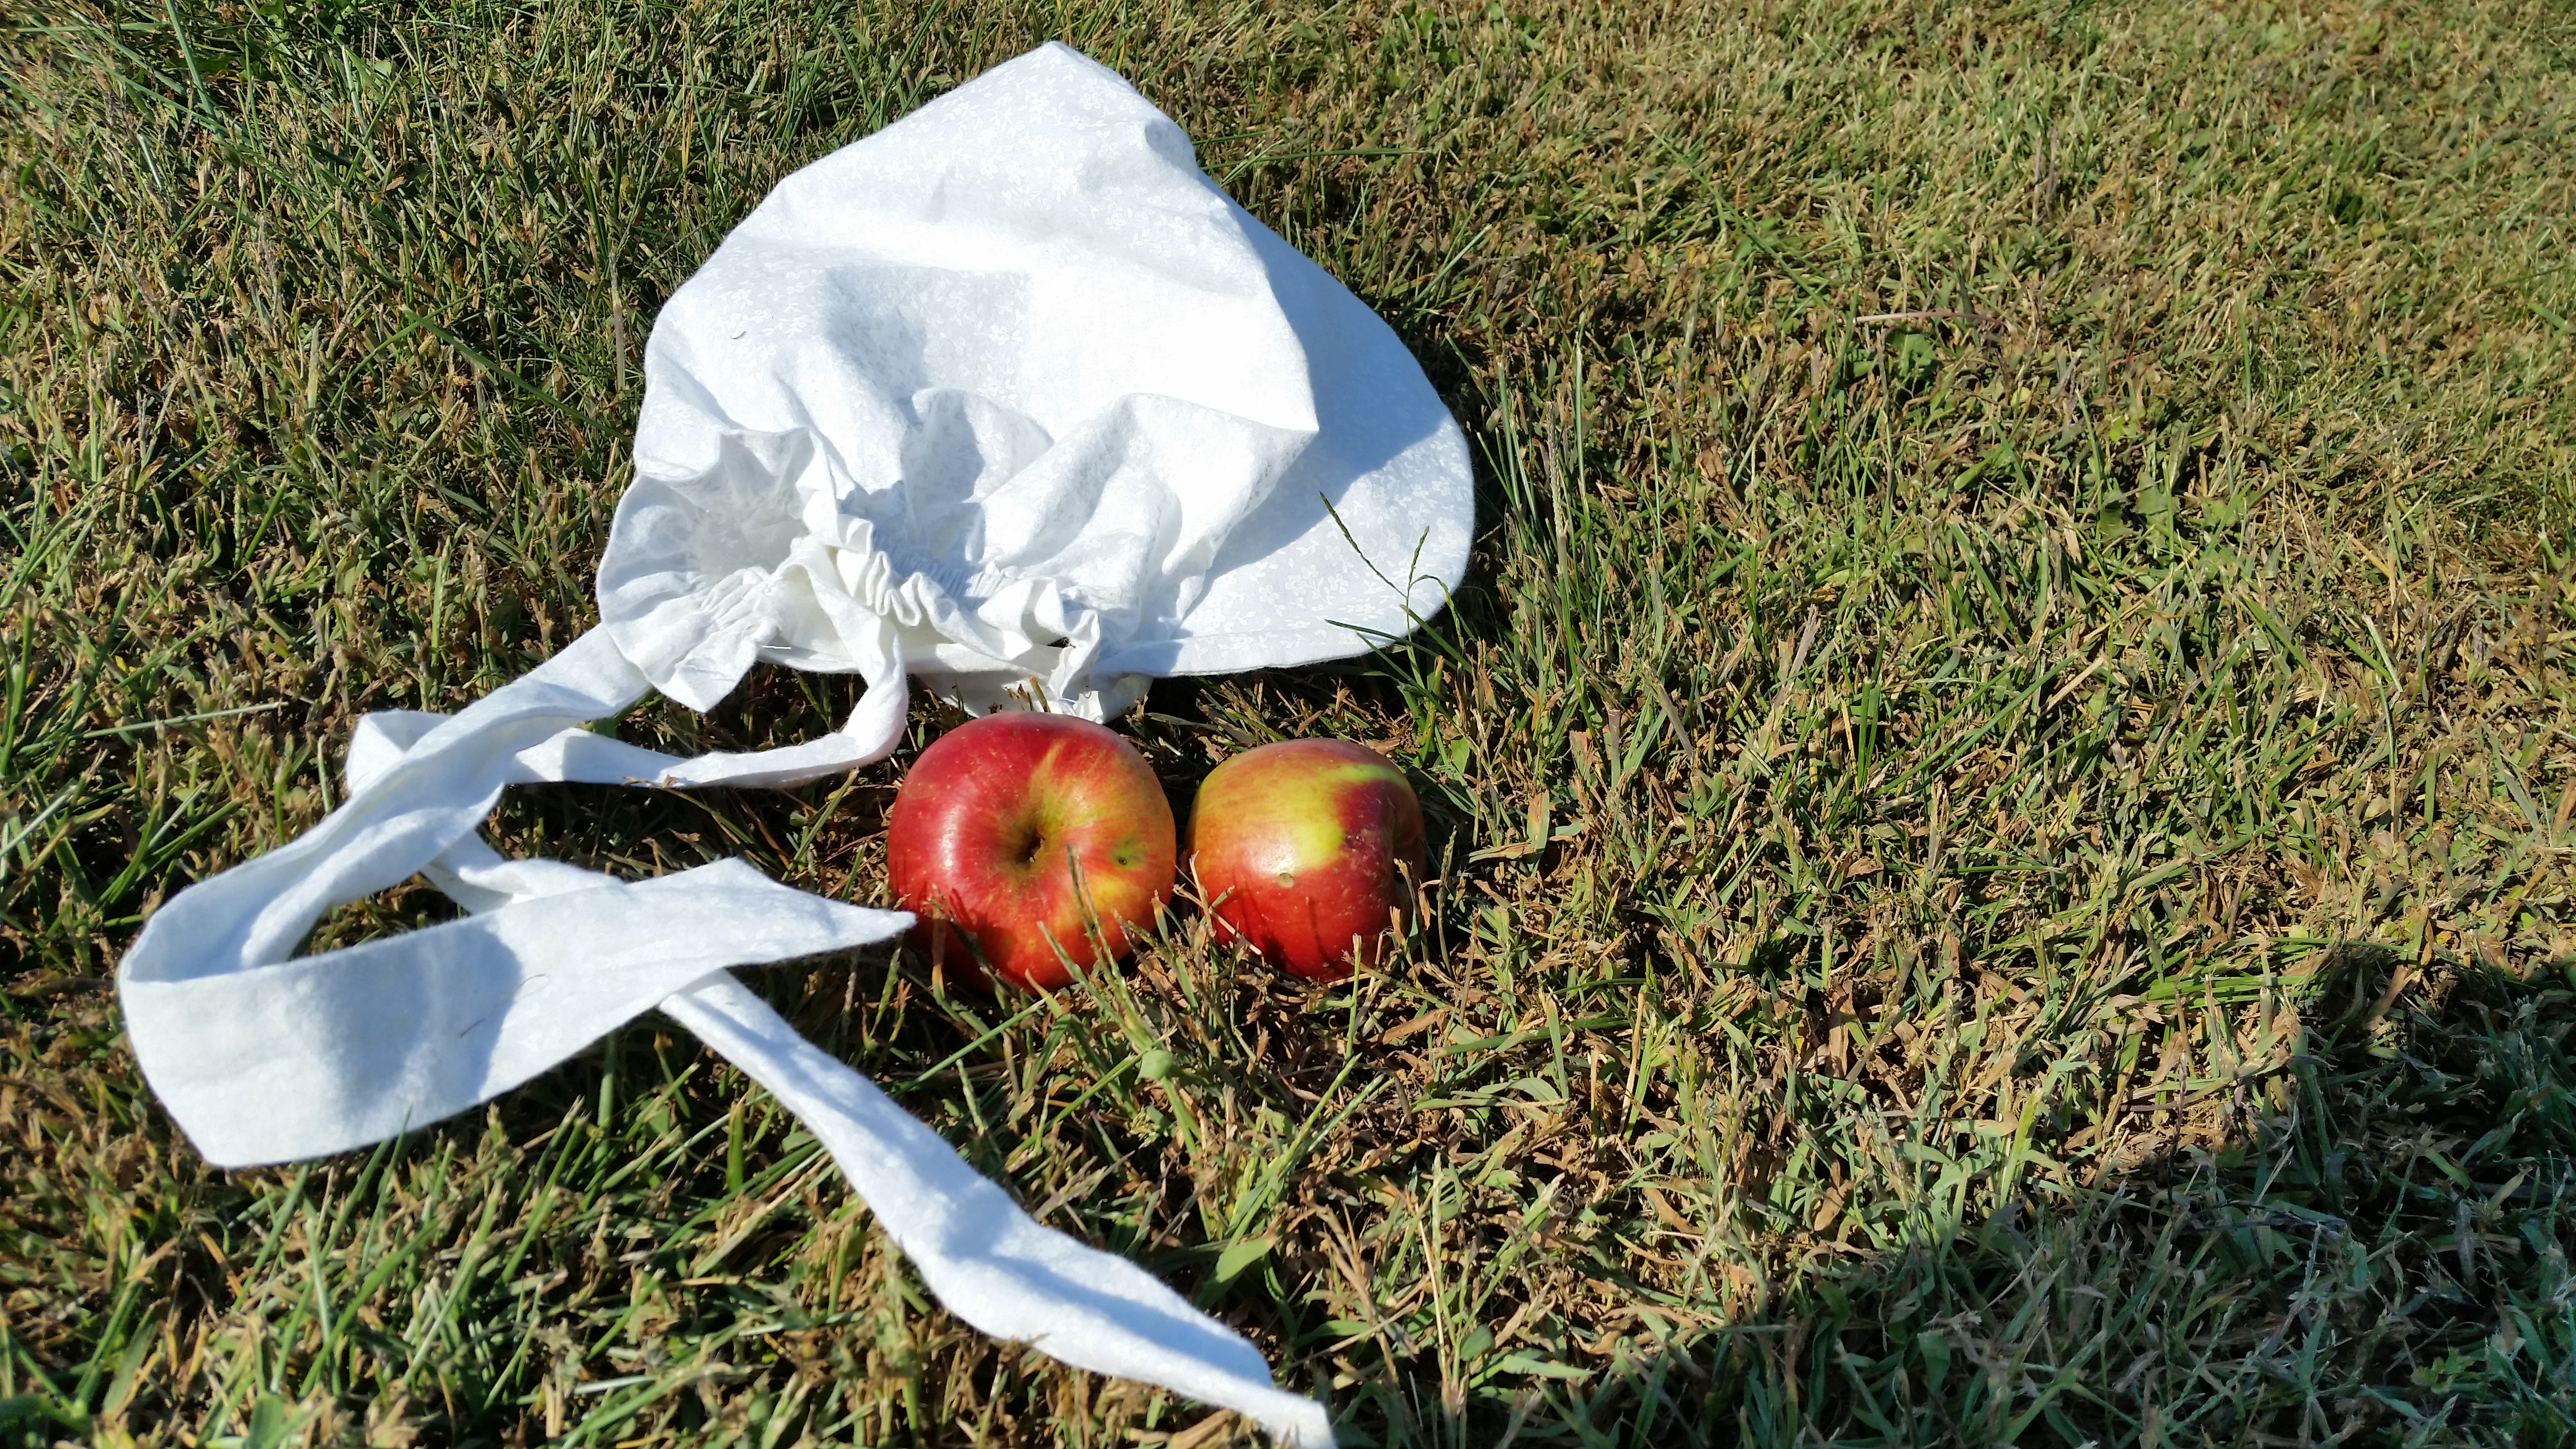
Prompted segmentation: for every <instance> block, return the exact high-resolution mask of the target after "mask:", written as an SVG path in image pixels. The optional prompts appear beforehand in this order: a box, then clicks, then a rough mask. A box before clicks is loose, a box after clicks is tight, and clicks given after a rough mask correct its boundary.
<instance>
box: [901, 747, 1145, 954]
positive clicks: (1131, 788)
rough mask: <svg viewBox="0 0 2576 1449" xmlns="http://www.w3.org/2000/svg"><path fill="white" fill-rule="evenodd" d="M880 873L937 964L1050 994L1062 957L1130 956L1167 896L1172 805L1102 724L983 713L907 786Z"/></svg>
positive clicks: (916, 769) (1140, 759)
mask: <svg viewBox="0 0 2576 1449" xmlns="http://www.w3.org/2000/svg"><path fill="white" fill-rule="evenodd" d="M886 873H887V875H888V876H890V877H891V878H892V881H893V885H894V893H895V897H896V900H897V901H898V902H899V903H900V904H901V905H902V906H903V907H904V908H905V909H907V910H911V911H915V912H917V913H919V915H920V917H921V920H920V922H919V923H918V924H917V925H915V926H914V927H913V938H914V939H915V940H916V941H919V942H920V943H921V944H922V946H923V948H924V949H926V950H928V951H929V952H930V955H931V959H932V960H934V961H937V962H939V963H941V964H942V965H943V966H946V967H947V968H949V969H951V970H956V971H964V972H973V971H974V970H975V969H976V961H975V958H976V953H977V952H978V951H980V952H981V953H982V957H983V964H984V965H985V966H988V967H990V968H991V970H992V972H993V974H994V975H997V976H1000V977H1003V978H1005V979H1008V980H1010V981H1013V982H1016V983H1018V984H1019V985H1022V986H1043V987H1047V988H1050V989H1052V988H1055V987H1059V986H1062V985H1064V984H1066V983H1067V982H1069V981H1071V980H1072V979H1073V973H1072V971H1071V970H1070V969H1068V967H1067V966H1066V961H1067V959H1068V958H1069V959H1070V960H1071V961H1072V963H1073V964H1074V965H1077V966H1081V967H1083V968H1085V969H1089V968H1090V967H1092V966H1095V965H1098V964H1100V956H1101V952H1100V950H1099V949H1097V947H1106V949H1107V955H1108V957H1109V959H1111V960H1116V959H1117V958H1119V957H1121V956H1124V955H1126V954H1127V932H1128V931H1129V929H1131V928H1134V927H1139V926H1143V925H1146V924H1148V923H1150V922H1151V921H1152V920H1153V919H1154V908H1155V907H1157V906H1159V905H1161V904H1162V903H1163V902H1165V901H1167V900H1169V899H1171V895H1172V882H1173V868H1172V806H1171V802H1170V801H1168V800H1166V799H1164V798H1163V784H1162V782H1161V781H1160V780H1157V779H1155V778H1154V771H1153V768H1152V767H1151V766H1149V765H1147V764H1146V763H1145V757H1144V756H1142V755H1140V754H1138V753H1136V748H1135V746H1133V745H1130V744H1128V743H1127V742H1126V741H1125V740H1122V739H1120V738H1118V736H1116V735H1114V734H1111V733H1110V732H1109V731H1108V730H1105V729H1103V728H1101V727H1100V726H1099V725H1096V724H1092V723H1091V722H1089V721H1088V720H1079V719H1075V718H1073V717H1072V716H1071V715H1062V714H1034V713H1028V712H1025V711H1013V712H1009V713H1002V714H988V715H986V716H984V717H983V718H982V719H976V720H969V721H967V722H966V723H965V724H963V725H960V726H958V727H957V728H956V729H953V730H950V731H949V732H948V733H947V734H945V735H942V736H940V737H939V738H938V739H937V740H936V741H933V742H932V744H931V746H930V748H929V749H926V750H923V751H922V752H921V758H920V759H918V760H916V761H914V762H913V766H912V771H911V773H909V774H907V775H905V776H904V777H903V784H902V785H901V786H900V787H899V788H897V789H896V791H895V794H894V808H893V809H892V810H891V811H890V812H889V813H888V816H887V819H886ZM1086 900H1087V902H1088V905H1089V911H1088V912H1087V913H1086V911H1085V909H1084V906H1085V903H1086ZM1095 923H1096V924H1097V926H1098V937H1099V939H1098V941H1097V943H1095V941H1094V939H1093V932H1092V929H1091V927H1092V926H1093V924H1095ZM968 938H971V939H972V941H973V946H972V948H971V949H970V947H969V946H968Z"/></svg>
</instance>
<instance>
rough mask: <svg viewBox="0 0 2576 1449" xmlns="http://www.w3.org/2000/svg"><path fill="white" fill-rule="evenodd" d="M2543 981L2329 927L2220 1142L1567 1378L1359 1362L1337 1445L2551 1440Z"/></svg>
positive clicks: (2562, 1173)
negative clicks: (2279, 1060) (2288, 1026)
mask: <svg viewBox="0 0 2576 1449" xmlns="http://www.w3.org/2000/svg"><path fill="white" fill-rule="evenodd" d="M1757 954H1758V953H1757ZM1773 964H1774V965H1775V967H1776V965H1777V964H1778V963H1776V962H1775V963H1773ZM2569 976H2570V978H2571V979H2576V972H2570V973H2569ZM2571 1006H2576V991H2571V990H2570V980H2566V979H2560V978H2559V977H2558V975H2557V973H2555V972H2551V973H2545V974H2543V975H2541V976H2539V977H2537V978H2535V979H2532V980H2523V979H2519V978H2516V977H2514V976H2512V975H2509V974H2507V973H2504V972H2500V971H2496V970H2492V969H2488V968H2485V967H2482V966H2475V965H2472V966H2469V967H2466V968H2464V969H2460V970H2456V971H2449V972H2441V971H2436V972H2435V973H2433V976H2432V978H2431V979H2429V980H2428V979H2427V978H2426V976H2425V975H2424V973H2422V972H2421V971H2419V970H2418V969H2417V968H2416V967H2415V966H2413V965H2412V964H2410V963H2408V962H2406V961H2405V960H2403V959H2402V958H2401V957H2400V956H2399V955H2398V954H2397V953H2396V952H2394V951H2392V950H2390V949H2388V948H2385V947H2379V946H2371V945H2347V946H2343V947H2339V948H2336V949H2333V950H2330V951H2328V952H2326V953H2325V954H2324V958H2323V960H2322V961H2321V963H2320V964H2319V966H2318V968H2317V969H2316V970H2315V972H2314V973H2313V974H2312V975H2311V976H2310V977H2309V978H2308V989H2307V990H2306V991H2305V993H2304V1000H2303V1003H2302V1005H2301V1008H2300V1011H2299V1017H2300V1028H2301V1031H2302V1033H2303V1035H2304V1041H2303V1042H2302V1046H2303V1047H2304V1050H2302V1051H2300V1052H2298V1053H2296V1054H2294V1055H2293V1056H2292V1057H2291V1058H2290V1059H2289V1061H2288V1063H2287V1069H2286V1070H2285V1071H2282V1072H2280V1073H2278V1074H2277V1076H2276V1078H2275V1079H2274V1081H2272V1082H2269V1083H2266V1082H2264V1081H2261V1080H2257V1079H2256V1078H2254V1077H2249V1078H2248V1079H2247V1080H2246V1081H2244V1082H2243V1083H2241V1084H2240V1085H2238V1086H2236V1087H2234V1088H2232V1089H2230V1090H2228V1091H2226V1092H2224V1093H2222V1094H2221V1096H2222V1097H2223V1098H2224V1101H2223V1102H2212V1103H2211V1104H2210V1105H2215V1106H2224V1107H2225V1109H2226V1110H2227V1111H2228V1113H2229V1115H2230V1117H2231V1118H2232V1119H2233V1122H2234V1127H2235V1130H2234V1131H2232V1132H2230V1133H2228V1134H2227V1135H2226V1136H2225V1137H2224V1139H2223V1140H2222V1145H2219V1146H2217V1147H2214V1148H2213V1147H2206V1146H2202V1147H2189V1148H2178V1149H2174V1150H2168V1151H2164V1152H2159V1153H2155V1154H2152V1155H2149V1156H2146V1157H2144V1158H2142V1159H2141V1160H2137V1161H2134V1162H2131V1163H2127V1164H2124V1165H2122V1166H2121V1167H2120V1168H2119V1169H2118V1170H2117V1171H2115V1172H2110V1173H2105V1174H2104V1175H2103V1176H2102V1178H2101V1179H2100V1180H2098V1181H2096V1182H2094V1183H2091V1184H2088V1185H2087V1186H2086V1187H2085V1188H2083V1189H2080V1190H2075V1191H2071V1192H2062V1193H2059V1194H2056V1195H2053V1196H2051V1195H2043V1194H2041V1193H2038V1192H2026V1193H2024V1194H2022V1195H2021V1196H2019V1197H2016V1198H2013V1199H2008V1200H2007V1201H2006V1203H2005V1205H2004V1207H2003V1208H2002V1209H2001V1210H1999V1211H1997V1212H1996V1213H1994V1214H1993V1215H1992V1216H1990V1217H1988V1218H1987V1219H1986V1220H1985V1221H1983V1222H1980V1223H1960V1222H1940V1221H1937V1220H1934V1219H1933V1218H1932V1217H1931V1216H1930V1215H1928V1214H1926V1215H1921V1216H1919V1217H1918V1219H1917V1220H1916V1221H1915V1222H1913V1223H1912V1224H1910V1225H1909V1227H1908V1229H1907V1230H1906V1231H1905V1232H1903V1233H1902V1234H1900V1235H1899V1237H1900V1239H1901V1240H1900V1241H1899V1242H1898V1244H1897V1245H1896V1246H1895V1247H1893V1248H1892V1249H1883V1250H1855V1249H1844V1250H1843V1251H1840V1252H1834V1253H1826V1252H1819V1253H1817V1254H1815V1255H1814V1256H1812V1257H1811V1258H1810V1259H1809V1260H1808V1261H1806V1262H1804V1263H1800V1264H1796V1265H1793V1271H1792V1272H1791V1273H1789V1274H1785V1275H1783V1276H1784V1277H1785V1278H1786V1279H1787V1280H1788V1281H1789V1282H1790V1283H1791V1284H1793V1285H1794V1286H1791V1287H1789V1288H1788V1289H1787V1290H1786V1291H1783V1292H1778V1293H1776V1294H1772V1295H1769V1296H1767V1299H1766V1300H1765V1301H1761V1302H1759V1303H1758V1304H1757V1305H1756V1306H1754V1307H1752V1308H1751V1309H1750V1311H1747V1312H1744V1313H1742V1314H1740V1315H1739V1316H1737V1317H1736V1318H1735V1319H1734V1320H1733V1321H1730V1322H1725V1323H1720V1324H1705V1323H1703V1324H1699V1325H1696V1326H1687V1327H1685V1326H1680V1325H1679V1323H1678V1322H1677V1320H1681V1319H1686V1318H1687V1317H1688V1315H1687V1314H1666V1315H1663V1316H1662V1318H1661V1319H1660V1321H1659V1320H1657V1319H1656V1318H1654V1317H1652V1316H1641V1317H1640V1319H1639V1320H1638V1321H1639V1327H1638V1329H1637V1331H1634V1332H1632V1333H1629V1334H1626V1335H1622V1336H1619V1337H1618V1338H1617V1339H1616V1340H1615V1341H1607V1340H1605V1341H1607V1342H1608V1358H1609V1360H1610V1361H1609V1363H1608V1364H1607V1366H1606V1367H1602V1368H1599V1369H1596V1370H1593V1371H1590V1372H1584V1371H1580V1370H1572V1369H1567V1368H1564V1367H1561V1366H1556V1365H1542V1364H1538V1363H1535V1362H1533V1361H1531V1360H1530V1359H1528V1358H1527V1357H1520V1358H1515V1357H1514V1356H1512V1355H1508V1354H1505V1353H1501V1352H1491V1353H1489V1354H1488V1356H1486V1357H1484V1358H1482V1359H1479V1360H1473V1361H1470V1362H1467V1363H1465V1364H1463V1365H1458V1366H1456V1367H1453V1368H1450V1369H1448V1370H1447V1371H1446V1381H1447V1383H1448V1385H1449V1387H1448V1390H1447V1392H1446V1394H1445V1396H1444V1397H1445V1399H1446V1402H1445V1403H1443V1402H1440V1401H1437V1400H1434V1401H1431V1402H1425V1401H1423V1400H1422V1398H1421V1397H1420V1396H1419V1394H1418V1392H1417V1391H1418V1389H1419V1388H1420V1386H1422V1385H1424V1384H1427V1383H1428V1384H1437V1383H1440V1382H1441V1381H1442V1379H1443V1372H1444V1371H1443V1368H1442V1366H1441V1365H1438V1364H1435V1363H1431V1362H1429V1361H1427V1359H1426V1360H1423V1361H1415V1360H1408V1359H1403V1358H1395V1359H1390V1360H1389V1361H1387V1363H1386V1368H1387V1369H1388V1370H1389V1372H1388V1373H1387V1374H1385V1375H1383V1376H1377V1377H1373V1378H1370V1379H1368V1380H1366V1381H1363V1382H1361V1383H1358V1384H1354V1385H1351V1386H1349V1387H1347V1388H1345V1389H1344V1390H1343V1391H1342V1393H1341V1395H1340V1396H1339V1397H1340V1403H1339V1405H1338V1407H1339V1409H1340V1410H1341V1412H1343V1413H1344V1414H1345V1416H1346V1418H1347V1421H1348V1426H1349V1428H1350V1429H1351V1430H1354V1431H1356V1432H1351V1433H1349V1434H1348V1435H1347V1438H1346V1442H1349V1443H1370V1442H1375V1443H1383V1444H1396V1443H1403V1444H1458V1445H1468V1444H1476V1445H1502V1444H1508V1443H1579V1444H1584V1445H1613V1444H1615V1445H1645V1444H1658V1445H1660V1444H1692V1445H1702V1444H1727V1445H1738V1444H1742V1445H1755V1444H1760V1445H1782V1446H1787V1445H1793V1444H1836V1445H1840V1444H1855V1445H1857V1444H1873V1445H1875V1444H1947V1443H1964V1444H2020V1445H2036V1444H2053V1445H2068V1446H2077V1445H2101V1446H2113V1445H2140V1446H2146V1445H2171V1444H2219V1443H2226V1444H2250V1443H2263V1444H2287V1443H2299V1444H2324V1443H2391V1444H2397V1443H2404V1444H2421V1443H2486V1444H2499V1445H2502V1444H2518V1445H2544V1444H2566V1443H2571V1442H2576V1307H2571V1305H2572V1304H2576V1277H2571V1275H2570V1273H2569V1270H2568V1256H2569V1252H2570V1250H2571V1248H2576V1222H2571V1214H2576V1164H2571V1163H2570V1162H2569V1160H2568V1159H2567V1157H2566V1156H2565V1154H2564V1152H2563V1151H2562V1150H2561V1149H2560V1147H2559V1144H2561V1143H2563V1142H2564V1141H2565V1140H2566V1134H2567V1132H2568V1130H2569V1126H2570V1122H2569V1112H2570V1106H2571V1101H2576V1099H2571V1096H2570V1092H2571V1089H2576V1068H2571V1064H2570V1062H2569V1059H2568V1056H2567V1054H2566V1051H2565V1050H2564V1046H2563V1038H2564V1035H2565V1032H2566V1030H2567V1024H2568V1019H2569V1018H2568V1011H2569V1009H2570V1007H2571ZM2147 1109H2148V1110H2153V1109H2154V1106H2153V1104H2147ZM1602 1285H1603V1287H1604V1288H1605V1289H1608V1290H1610V1291H1613V1292H1616V1293H1619V1294H1622V1295H1625V1296H1628V1297H1629V1298H1631V1300H1632V1301H1638V1302H1644V1301H1648V1300H1651V1299H1652V1298H1653V1297H1654V1296H1655V1295H1653V1294H1651V1293H1649V1292H1646V1291H1645V1290H1643V1289H1642V1288H1641V1287H1640V1285H1637V1284H1633V1283H1625V1282H1620V1281H1617V1280H1616V1279H1615V1278H1614V1277H1611V1276H1609V1275H1604V1277H1603V1279H1602ZM1470 1346H1471V1347H1473V1346H1474V1345H1473V1344H1472V1343H1471V1345H1470ZM1588 1347H1589V1348H1591V1349H1592V1350H1593V1351H1595V1352H1596V1353H1597V1352H1598V1351H1599V1350H1600V1348H1601V1347H1602V1345H1601V1344H1595V1345H1590V1346H1588Z"/></svg>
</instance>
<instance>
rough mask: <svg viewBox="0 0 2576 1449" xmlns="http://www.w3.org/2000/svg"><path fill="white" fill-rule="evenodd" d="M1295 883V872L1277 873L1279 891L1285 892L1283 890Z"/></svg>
mask: <svg viewBox="0 0 2576 1449" xmlns="http://www.w3.org/2000/svg"><path fill="white" fill-rule="evenodd" d="M1296 883H1297V872H1295V871H1293V870H1283V871H1281V872H1279V887H1280V889H1282V890H1285V889H1287V888H1288V887H1290V886H1293V885H1295V884H1296Z"/></svg>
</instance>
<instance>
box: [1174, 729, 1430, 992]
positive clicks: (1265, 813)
mask: <svg viewBox="0 0 2576 1449" xmlns="http://www.w3.org/2000/svg"><path fill="white" fill-rule="evenodd" d="M1425 867H1426V861H1425V858H1424V856H1423V849H1422V802H1421V801H1419V800H1416V799H1415V798H1414V797H1413V787H1412V786H1411V785H1408V784H1406V783H1405V781H1404V772H1403V771H1401V770H1398V769H1397V768H1396V767H1395V766H1393V765H1391V764H1388V763H1387V761H1386V758H1385V757H1384V756H1383V755H1380V754H1379V753H1378V752H1377V751H1375V750H1372V749H1370V748H1368V747H1367V746H1365V745H1355V744H1353V743H1351V742H1350V741H1348V740H1286V741H1283V742H1281V743H1279V744H1275V745H1263V746H1262V747H1261V748H1259V749H1257V750H1247V751H1245V752H1244V753H1242V754H1240V755H1236V756H1234V757H1233V758H1231V759H1229V760H1227V761H1225V762H1224V763H1223V764H1220V765H1218V766H1217V767H1216V769H1214V770H1213V771H1211V772H1209V774H1208V777H1207V781H1206V783H1204V784H1202V785H1200V786H1199V798H1198V805H1197V806H1196V808H1194V809H1193V810H1192V811H1191V812H1190V872H1191V874H1192V875H1193V876H1194V877H1195V878H1196V879H1197V881H1198V887H1199V893H1200V896H1201V898H1202V899H1204V900H1206V901H1207V902H1208V908H1209V910H1210V911H1211V912H1213V913H1214V914H1215V916H1216V921H1217V927H1218V933H1219V934H1220V935H1221V936H1223V937H1225V938H1226V939H1229V940H1242V941H1245V942H1248V943H1249V944H1250V945H1251V946H1252V948H1253V949H1254V950H1256V951H1259V952H1260V953H1261V954H1262V956H1263V957H1265V958H1266V959H1268V960H1270V961H1271V962H1273V963H1275V964H1277V965H1280V966H1283V967H1286V968H1287V969H1288V970H1289V971H1291V972H1294V973H1295V974H1297V975H1299V976H1303V977H1306V978H1308V979H1309V980H1314V981H1339V980H1341V979H1343V978H1344V977H1347V976H1349V975H1350V974H1351V973H1352V972H1353V971H1354V970H1356V969H1358V968H1359V967H1362V966H1375V965H1376V964H1377V963H1378V962H1379V961H1381V960H1383V959H1384V958H1385V955H1386V948H1387V944H1388V941H1387V932H1388V927H1389V924H1390V920H1391V917H1390V914H1389V913H1390V912H1401V911H1404V910H1405V909H1407V908H1408V907H1409V906H1410V905H1411V904H1412V901H1413V888H1414V886H1415V885H1416V884H1417V883H1419V882H1420V881H1421V879H1422V874H1423V871H1424V869H1425ZM1408 872H1409V874H1408Z"/></svg>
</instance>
